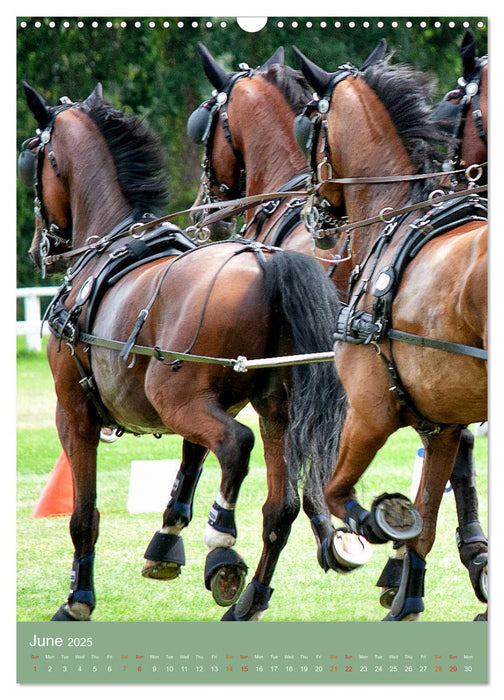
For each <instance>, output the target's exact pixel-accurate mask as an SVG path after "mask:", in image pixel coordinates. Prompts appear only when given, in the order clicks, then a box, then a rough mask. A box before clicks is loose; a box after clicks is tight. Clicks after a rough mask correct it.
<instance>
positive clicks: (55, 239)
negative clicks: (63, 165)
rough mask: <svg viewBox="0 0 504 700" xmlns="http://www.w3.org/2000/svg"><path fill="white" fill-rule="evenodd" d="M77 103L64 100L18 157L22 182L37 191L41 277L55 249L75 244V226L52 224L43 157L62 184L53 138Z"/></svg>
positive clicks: (60, 101)
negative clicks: (59, 120) (59, 122)
mask: <svg viewBox="0 0 504 700" xmlns="http://www.w3.org/2000/svg"><path fill="white" fill-rule="evenodd" d="M75 106H76V103H74V102H72V101H71V100H70V99H69V98H68V97H62V98H60V100H59V105H58V106H57V107H55V108H54V110H53V112H52V114H51V118H50V120H49V122H48V123H47V124H46V126H45V127H44V129H43V130H40V129H37V134H36V135H35V136H34V137H32V138H29V139H27V140H26V141H24V143H23V145H22V147H21V152H20V154H19V158H18V171H19V175H20V179H21V181H22V182H23V184H24V186H25V187H26V188H28V189H31V188H34V190H35V198H34V213H35V218H36V220H37V221H40V223H41V225H42V229H41V232H40V240H39V253H40V264H41V272H42V277H43V278H45V276H46V262H47V259H48V257H49V256H50V254H51V252H52V250H53V249H54V248H61V247H62V246H63V247H66V248H67V249H68V250H70V247H71V241H72V226H71V225H70V226H67V227H62V226H59V225H58V224H57V223H56V222H55V221H51V219H50V217H49V215H48V213H47V210H46V207H45V206H44V198H43V191H42V168H43V165H44V157H45V155H47V158H48V160H49V163H50V165H51V167H52V169H53V171H54V173H55V175H56V177H57V178H58V180H60V181H61V172H60V170H59V167H58V163H57V161H56V157H55V155H54V149H53V144H52V135H53V129H54V124H55V120H56V117H57V116H58V114H60V113H61V112H64V111H66V110H67V109H70V108H72V107H75Z"/></svg>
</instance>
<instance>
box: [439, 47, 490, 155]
mask: <svg viewBox="0 0 504 700" xmlns="http://www.w3.org/2000/svg"><path fill="white" fill-rule="evenodd" d="M476 62H477V65H476V67H475V69H474V71H473V73H472V74H471V77H470V78H469V79H466V78H464V77H463V76H461V77H460V78H459V79H458V80H457V87H456V88H455V89H454V90H450V91H449V92H447V93H446V95H445V96H444V97H443V103H452V102H453V101H454V100H458V103H457V104H456V105H454V107H455V110H456V119H455V124H454V129H453V133H454V135H455V137H456V138H457V142H458V146H457V148H456V151H455V154H454V157H453V159H452V162H453V164H454V165H459V164H460V144H461V141H462V136H463V133H464V126H465V123H466V120H467V117H468V115H469V112H471V116H472V118H473V120H474V124H475V126H476V131H477V133H478V136H479V138H480V139H481V141H482V143H483V144H484V146H485V148H487V146H488V144H487V134H486V132H485V127H484V124H483V117H482V113H481V109H480V102H479V92H480V84H481V75H482V72H483V69H484V68H485V66H487V65H488V57H487V56H483V57H482V58H478V59H477V61H476ZM471 102H472V107H473V108H472V110H471V109H470V107H471Z"/></svg>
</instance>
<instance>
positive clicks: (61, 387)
mask: <svg viewBox="0 0 504 700" xmlns="http://www.w3.org/2000/svg"><path fill="white" fill-rule="evenodd" d="M178 9H180V12H181V14H180V16H172V15H169V16H168V15H167V16H143V15H142V14H141V10H142V8H141V7H137V13H138V14H137V15H132V16H124V17H122V16H115V15H114V16H95V15H93V16H72V15H68V16H67V15H62V16H61V15H60V16H19V17H17V18H16V46H17V68H16V70H17V81H16V89H17V126H16V128H17V151H18V154H19V161H18V180H17V190H16V192H17V231H16V234H17V307H18V309H17V313H18V316H17V331H16V332H17V365H16V375H17V513H16V519H17V612H16V620H17V622H16V625H17V682H18V684H20V685H27V686H28V685H39V686H41V685H55V684H66V685H73V684H132V685H133V684H167V685H168V684H177V685H178V684H223V685H231V684H235V685H246V684H263V685H264V684H315V685H322V684H325V685H338V684H345V685H355V684H382V685H383V684H423V683H425V684H443V685H444V684H446V685H448V684H458V685H462V684H486V683H487V682H488V680H489V676H488V631H487V605H488V572H487V568H488V556H487V551H488V543H487V533H488V479H487V472H488V450H487V441H488V437H487V423H486V420H487V416H486V412H485V410H483V409H482V408H481V406H482V405H483V403H485V402H486V374H485V375H484V376H485V379H484V380H482V370H481V368H482V367H483V366H484V364H485V360H486V347H487V345H486V341H485V340H484V338H483V335H481V334H480V331H479V327H477V326H478V324H476V322H475V324H476V325H474V324H473V330H472V331H471V333H472V335H469V334H468V333H466V334H464V333H463V332H462V331H460V324H459V327H458V330H457V332H454V331H453V330H452V329H451V327H450V329H449V330H445V326H443V324H442V323H441V322H440V323H439V324H438V328H439V329H440V330H439V331H437V332H436V331H435V326H434V324H433V323H432V318H434V317H435V318H436V319H441V320H444V319H445V317H446V318H447V319H448V316H449V315H450V318H451V313H452V309H451V308H450V310H448V306H451V307H453V308H455V307H456V305H457V303H459V302H458V301H456V299H457V300H458V299H459V297H458V296H457V295H458V294H459V287H458V285H459V283H460V275H461V274H462V273H457V274H454V281H453V283H452V286H451V287H449V291H448V292H447V291H446V290H445V289H444V287H445V286H446V285H445V282H446V277H447V274H448V272H449V270H450V268H452V269H453V270H455V268H456V269H457V270H458V269H459V261H460V260H461V259H462V257H463V256H467V260H468V261H469V262H468V263H467V265H465V266H464V274H467V285H466V289H467V288H469V292H467V293H468V294H471V300H474V305H476V306H477V308H478V314H477V315H475V318H477V319H478V323H479V325H482V323H480V322H481V319H482V317H483V316H482V315H483V314H486V298H484V296H483V293H482V291H481V290H482V289H484V287H485V283H484V282H483V283H482V282H481V280H482V279H483V277H482V276H481V275H483V274H486V267H485V266H486V248H485V252H484V253H483V252H481V251H482V250H483V247H482V246H483V243H482V241H483V237H484V236H486V230H484V229H485V226H486V221H487V214H486V212H487V209H486V207H487V189H486V188H487V159H488V158H487V142H488V124H487V91H488V83H487V67H488V61H489V58H488V49H487V31H488V19H487V18H486V17H485V16H456V17H452V16H436V17H432V16H422V15H420V14H419V15H418V16H417V15H413V16H389V15H383V16H381V15H380V14H379V9H380V8H379V7H378V6H377V8H376V9H377V14H376V16H353V15H345V16H339V15H338V14H337V11H338V8H336V7H335V8H334V15H311V14H310V7H309V6H308V5H307V6H305V8H304V11H303V15H300V16H296V15H292V16H291V15H288V16H283V15H280V14H279V15H278V16H277V15H275V14H274V13H273V12H272V13H271V16H268V17H243V18H240V17H236V16H230V15H229V16H228V15H222V16H213V15H212V14H211V12H208V16H206V15H203V16H186V15H184V10H183V8H177V11H178ZM475 9H477V7H475ZM170 12H172V13H173V14H175V8H174V7H173V4H172V5H171V6H170ZM467 134H468V137H467V138H468V139H469V140H470V143H469V146H468V147H470V148H471V149H472V150H469V151H463V150H462V147H463V146H464V148H465V146H466V140H465V139H466V135H467ZM164 180H166V181H167V190H168V197H167V198H164V192H163V193H162V192H161V189H162V181H163V183H164ZM163 186H164V184H163ZM151 205H152V206H151ZM34 210H35V214H34ZM368 232H369V239H366V236H367V235H368ZM454 232H456V233H454ZM456 235H458V238H457V241H458V243H457V241H455V236H456ZM468 236H472V237H473V238H471V241H472V243H471V246H472V248H471V251H472V252H470V253H469V252H467V251H466V250H465V249H464V248H463V243H464V240H465V238H464V237H466V238H467V237H468ZM368 240H369V242H368V243H366V241H368ZM403 240H404V241H405V242H404V244H403V243H402V242H401V241H403ZM363 241H364V242H363ZM373 241H374V242H373ZM447 241H450V243H447ZM484 241H485V246H486V237H485V238H484ZM456 245H459V246H460V247H458V248H457V247H456ZM443 246H445V247H443ZM449 246H451V247H449ZM476 249H477V251H478V252H477V254H476V253H475V252H474V251H475V250H476ZM293 253H295V255H294V254H293ZM483 255H484V257H483ZM478 256H479V257H478ZM284 257H285V259H286V260H287V262H288V263H289V265H290V264H291V260H292V267H287V269H286V272H281V261H282V260H283V258H284ZM475 257H478V261H479V262H474V260H475ZM192 260H194V263H193V264H192V263H191V261H192ZM200 260H201V263H200V262H199V261H200ZM274 260H275V261H276V262H275V263H273V262H272V261H274ZM446 260H449V261H450V262H449V264H447V263H446ZM482 260H483V261H484V262H481V261H482ZM296 261H301V262H299V265H300V266H302V269H303V270H304V272H303V273H302V274H301V273H300V272H299V270H300V269H301V267H299V266H298V263H297V262H296ZM440 261H445V262H440ZM270 264H271V265H272V264H276V265H277V267H278V271H277V272H276V273H275V275H276V276H275V277H274V280H273V281H270V282H268V283H266V281H265V280H270V278H271V275H270V274H269V266H270ZM442 264H443V265H445V267H443V270H444V269H446V272H445V273H444V274H443V275H441V274H439V273H436V272H433V270H435V269H436V268H437V266H439V265H442ZM478 265H479V267H478ZM420 266H422V267H421V268H420ZM476 267H477V269H475V270H473V268H476ZM420 269H421V272H417V270H420ZM363 270H364V272H366V271H367V272H366V275H367V276H366V275H364V277H363V274H362V272H363ZM312 272H313V275H314V279H316V280H319V279H321V281H320V282H316V283H315V282H311V275H312ZM431 273H432V281H431V282H429V284H428V285H425V280H426V278H428V276H429V275H431ZM473 273H474V275H476V277H475V278H474V279H476V280H477V282H475V281H474V279H473V278H472V277H470V275H471V274H473ZM436 274H438V275H439V276H436ZM477 275H480V276H479V277H477ZM322 278H323V279H322ZM485 279H486V278H485ZM370 280H371V281H370ZM412 280H413V281H412ZM326 282H327V284H326ZM371 282H372V283H373V284H371ZM268 285H269V286H268ZM272 285H273V286H274V287H275V289H277V292H276V296H274V298H273V297H272V299H271V300H270V298H269V297H268V294H270V291H268V290H270V289H271V288H272ZM291 286H292V287H293V289H294V291H293V292H292V295H293V296H292V298H296V299H297V298H298V297H299V301H296V305H297V309H296V313H297V315H298V316H299V315H300V317H301V318H300V321H299V320H292V319H293V318H294V312H292V314H291V316H288V315H286V316H282V313H283V307H282V304H284V301H285V299H286V297H287V296H289V294H290V291H289V292H288V293H287V291H285V290H286V289H287V288H288V289H289V290H290V287H291ZM371 287H372V289H371ZM326 288H327V291H326ZM424 289H425V292H424V291H423V290H424ZM296 290H297V291H296ZM326 293H327V298H328V299H332V298H333V297H332V296H331V295H332V294H334V295H335V297H334V298H335V299H336V296H337V298H338V301H337V302H334V304H337V305H338V309H340V307H341V309H340V310H339V315H338V316H337V319H336V316H335V315H332V311H331V312H329V311H327V312H325V311H324V313H326V314H327V315H326V316H322V307H323V305H324V304H325V301H324V299H325V294H326ZM295 294H297V295H298V297H294V295H295ZM394 295H395V296H394ZM442 295H448V296H447V298H449V299H453V304H449V305H446V304H445V307H444V308H445V310H442V309H441V307H440V306H437V304H438V302H439V298H440V297H441V296H442ZM463 296H464V295H463V293H462V292H460V299H461V300H462V301H460V303H465V301H464V302H463ZM405 297H406V298H407V300H408V305H407V307H405V310H404V311H403V308H402V307H400V308H399V305H400V304H402V303H403V301H402V300H404V298H405ZM445 298H446V297H445ZM464 298H465V297H464ZM312 299H313V300H314V301H313V303H310V302H311V300H312ZM363 300H367V301H365V303H364V301H363ZM429 300H431V301H429ZM328 304H329V306H328V308H330V309H333V311H334V309H335V308H336V307H335V306H331V304H330V303H329V302H328ZM262 305H263V306H262ZM324 308H325V307H324ZM387 309H389V311H387ZM390 309H392V310H391V311H390ZM467 313H469V312H467ZM387 314H388V315H387ZM324 319H325V320H324ZM327 319H330V320H327ZM425 319H427V320H425ZM424 321H425V323H424ZM296 323H298V325H299V327H300V328H301V327H302V328H303V329H304V331H307V330H311V329H312V328H314V329H318V331H315V330H314V334H315V333H316V332H317V333H319V331H320V329H321V328H322V331H323V332H324V333H325V336H323V337H324V338H325V340H322V341H320V342H318V344H317V343H315V341H313V343H312V344H311V345H310V343H309V342H308V341H307V342H306V343H305V344H304V349H303V348H301V347H298V345H297V340H296V338H297V336H296V330H295V324H296ZM446 323H448V321H447V322H446ZM342 324H343V326H342ZM345 324H346V325H345ZM342 327H343V330H341V328H342ZM474 328H476V330H474ZM393 333H396V335H395V336H394V335H393ZM397 333H402V334H403V335H402V336H398V335H397ZM335 334H336V335H335ZM391 334H392V335H391ZM319 335H320V333H319ZM317 337H318V336H317ZM349 338H350V342H348V341H349ZM419 339H420V340H419ZM431 341H433V342H431ZM445 341H446V342H448V343H449V346H447V345H446V344H444V345H442V346H440V343H445ZM412 343H413V344H412ZM436 343H437V344H436ZM342 348H343V349H342ZM408 353H409V354H411V355H413V357H414V358H415V361H414V363H413V364H414V366H415V369H414V371H413V370H411V366H410V364H408V359H407V358H408V357H409V355H408ZM468 356H469V358H468ZM361 358H363V360H362V361H363V362H364V363H365V367H364V365H363V367H364V368H363V369H360V365H359V363H360V362H361ZM367 358H371V359H369V360H368V359H367ZM335 360H336V364H335ZM368 362H369V364H367V363H368ZM450 364H451V367H450ZM307 368H309V369H307ZM334 368H336V371H335V369H334ZM453 368H458V369H456V370H455V374H456V377H454V376H453V372H454V369H453ZM309 372H311V374H309ZM331 373H332V374H331ZM437 373H439V374H437ZM361 375H362V376H363V377H364V380H363V381H361V383H360V384H359V386H358V387H357V386H354V380H355V378H356V377H358V376H361ZM298 376H299V377H301V379H300V380H299V381H300V382H301V381H305V384H304V385H303V386H304V389H303V390H302V391H301V390H300V392H299V394H297V393H296V392H297V391H298V389H297V387H298V385H297V384H296V382H297V377H298ZM303 377H305V379H304V380H303ZM375 382H377V383H376V385H375ZM380 382H381V383H380ZM464 382H465V383H464ZM329 383H330V384H331V386H330V387H329ZM461 385H462V386H464V387H466V388H465V389H463V390H461V389H460V386H461ZM375 386H376V388H375ZM446 386H448V387H449V390H448V391H447V390H446ZM331 387H332V388H331ZM383 387H384V388H383ZM426 390H427V391H428V392H429V395H430V396H431V399H429V400H426V399H425V391H426ZM338 392H339V393H338ZM478 392H479V393H478ZM310 393H311V395H312V396H313V398H312V400H311V404H309V405H308V404H307V405H306V407H305V406H304V404H303V403H302V402H303V401H304V400H305V398H306V397H307V396H308V395H309V394H310ZM459 393H460V395H461V398H460V400H458V402H456V403H454V402H452V403H450V400H451V398H452V397H453V396H455V395H457V396H458V395H459ZM336 394H337V395H338V397H339V398H337V397H336V398H337V401H336V403H334V404H333V403H331V402H334V401H335V396H336ZM450 395H451V396H450ZM349 397H350V398H349ZM482 397H483V399H482ZM338 402H339V403H338ZM482 402H483V403H482ZM296 403H297V406H296ZM384 405H386V406H388V407H389V408H387V409H386V413H388V415H390V414H391V411H392V410H396V411H397V414H396V417H395V418H394V419H393V422H394V425H393V427H392V428H390V429H389V428H386V429H385V432H383V433H380V432H379V431H380V430H381V425H382V424H384V423H386V421H387V420H388V418H383V419H382V418H381V415H382V414H381V413H380V411H381V410H382V407H383V406H384ZM461 406H462V408H461ZM55 411H56V421H55ZM313 411H314V412H316V418H313V417H312V415H311V412H313ZM356 416H357V417H356ZM358 421H362V422H361V423H359V422H358ZM377 426H379V427H377ZM291 431H293V432H291ZM296 431H297V432H296ZM351 431H353V432H352V434H351V435H350V433H351ZM375 435H378V437H375ZM447 436H450V437H449V438H447ZM320 443H323V444H322V446H321V445H320ZM371 443H372V444H371ZM378 443H379V444H378ZM377 444H378V448H379V449H377V447H376V445H377ZM296 450H297V451H296ZM368 451H369V457H365V458H364V459H363V458H362V455H363V454H366V455H367V453H368ZM436 455H437V457H436ZM439 455H441V456H439ZM443 455H444V456H443ZM436 460H437V461H436ZM95 472H96V473H95ZM443 475H444V476H443ZM445 477H446V478H445ZM441 482H442V483H441ZM342 494H343V495H342ZM72 513H73V515H72ZM98 513H99V515H98ZM98 522H99V525H98ZM98 533H99V534H98ZM409 621H411V622H413V624H398V623H399V622H409ZM66 622H87V623H91V624H80V625H76V624H73V625H68V624H66ZM226 622H239V623H241V624H234V625H228V624H225V623H226ZM386 623H392V624H386ZM394 623H395V624H394Z"/></svg>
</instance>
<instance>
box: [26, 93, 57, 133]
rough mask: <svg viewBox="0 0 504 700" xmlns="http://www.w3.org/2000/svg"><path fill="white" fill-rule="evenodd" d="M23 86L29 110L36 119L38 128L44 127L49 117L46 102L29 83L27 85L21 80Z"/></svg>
mask: <svg viewBox="0 0 504 700" xmlns="http://www.w3.org/2000/svg"><path fill="white" fill-rule="evenodd" d="M23 87H24V91H25V95H26V101H27V103H28V107H29V108H30V111H31V112H32V114H33V116H34V117H35V119H36V120H37V124H38V126H39V128H40V129H45V127H46V126H47V123H48V121H49V118H50V108H49V107H48V106H47V102H46V101H45V100H44V98H43V97H42V95H40V94H39V93H38V92H37V91H36V90H35V89H34V88H32V87H31V85H28V83H26V82H23Z"/></svg>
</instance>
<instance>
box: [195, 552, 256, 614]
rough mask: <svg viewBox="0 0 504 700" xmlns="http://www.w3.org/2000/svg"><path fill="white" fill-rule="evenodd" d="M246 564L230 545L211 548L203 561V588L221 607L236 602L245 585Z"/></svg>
mask: <svg viewBox="0 0 504 700" xmlns="http://www.w3.org/2000/svg"><path fill="white" fill-rule="evenodd" d="M247 571H248V568H247V565H246V564H245V562H244V561H243V559H242V558H241V556H240V555H239V554H238V552H236V551H235V550H234V549H231V548H230V547H217V548H216V549H212V550H211V551H210V552H209V553H208V555H207V558H206V562H205V588H207V590H209V591H211V593H212V596H213V599H214V600H215V602H216V603H217V605H220V606H221V607H225V608H227V607H229V606H230V605H233V604H234V603H236V601H237V600H238V599H239V597H240V595H241V593H242V591H243V588H244V586H245V578H246V576H247Z"/></svg>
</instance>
